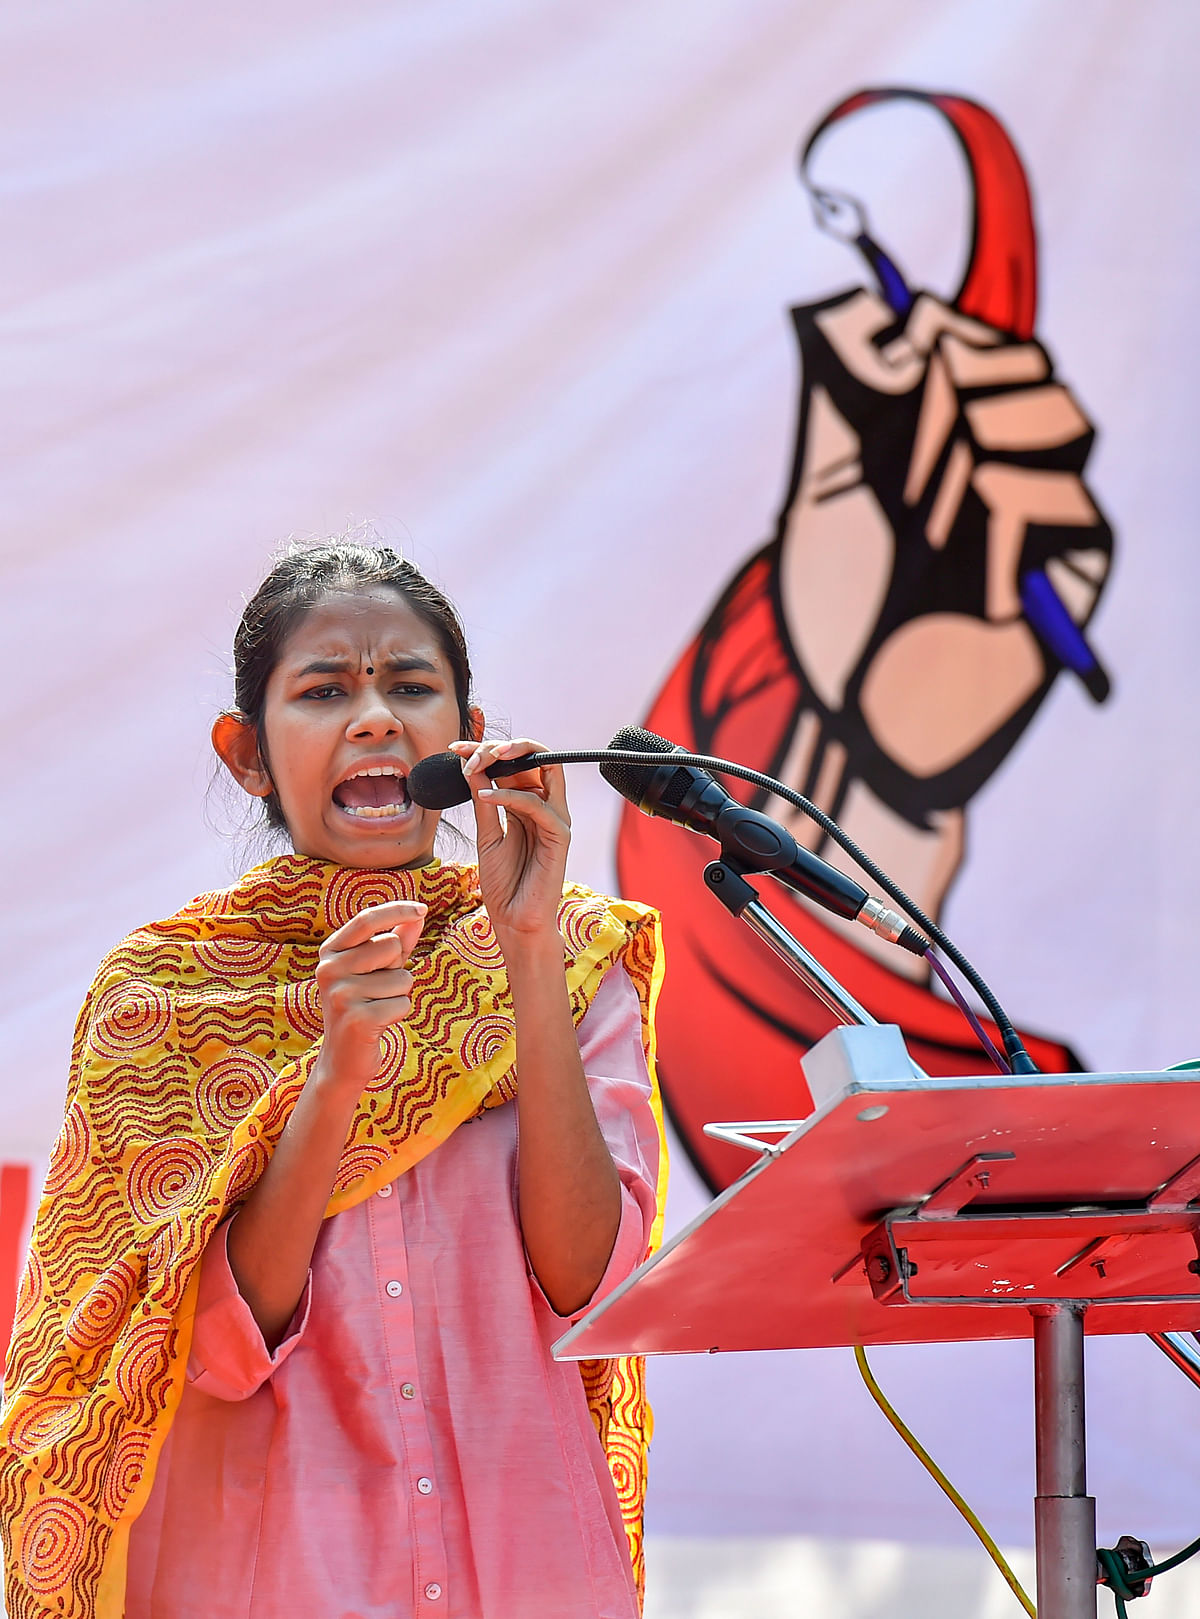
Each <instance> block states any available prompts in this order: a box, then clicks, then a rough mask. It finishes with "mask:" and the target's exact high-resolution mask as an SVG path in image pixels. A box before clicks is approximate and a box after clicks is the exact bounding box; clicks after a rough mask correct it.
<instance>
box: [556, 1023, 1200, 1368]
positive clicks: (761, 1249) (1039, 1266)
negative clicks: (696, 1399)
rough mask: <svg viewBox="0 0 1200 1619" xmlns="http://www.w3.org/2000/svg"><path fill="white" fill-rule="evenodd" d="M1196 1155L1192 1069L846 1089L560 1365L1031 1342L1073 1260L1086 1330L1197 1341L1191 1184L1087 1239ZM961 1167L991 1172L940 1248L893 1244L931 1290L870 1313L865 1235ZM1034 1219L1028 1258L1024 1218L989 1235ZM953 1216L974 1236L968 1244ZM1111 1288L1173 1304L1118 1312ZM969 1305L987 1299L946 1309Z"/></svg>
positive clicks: (597, 1321)
mask: <svg viewBox="0 0 1200 1619" xmlns="http://www.w3.org/2000/svg"><path fill="white" fill-rule="evenodd" d="M855 1032H860V1033H863V1034H865V1033H866V1031H855ZM829 1038H830V1039H832V1038H833V1037H832V1036H831V1037H829ZM992 1155H999V1156H997V1157H996V1158H994V1159H993V1158H992ZM1197 1155H1200V1080H1197V1079H1196V1078H1195V1077H1193V1076H1191V1075H1184V1074H1164V1073H1150V1074H1059V1075H1037V1076H1031V1077H1029V1078H1019V1079H1018V1078H1009V1077H1007V1076H1001V1075H995V1076H987V1077H981V1078H976V1077H967V1078H963V1079H934V1080H929V1079H918V1078H911V1077H904V1078H900V1079H889V1078H884V1079H879V1080H874V1081H868V1082H865V1083H860V1082H858V1080H852V1081H850V1082H848V1083H847V1084H846V1085H844V1086H843V1087H842V1089H841V1090H840V1092H839V1093H838V1094H837V1095H835V1096H833V1097H831V1098H830V1100H829V1101H828V1102H827V1103H826V1104H825V1105H824V1106H823V1107H821V1108H819V1109H818V1111H817V1112H816V1113H814V1114H813V1115H812V1116H811V1117H810V1118H808V1119H806V1120H804V1122H803V1123H801V1124H800V1125H798V1126H797V1127H796V1128H795V1129H794V1130H793V1131H792V1132H791V1133H790V1134H789V1135H787V1136H786V1137H785V1138H784V1139H783V1140H782V1141H781V1142H780V1143H779V1146H778V1149H777V1150H776V1151H775V1152H773V1153H771V1154H770V1155H764V1156H763V1157H761V1158H760V1159H759V1160H758V1161H757V1162H753V1163H752V1164H751V1166H750V1168H749V1169H748V1170H747V1173H746V1174H745V1175H744V1176H743V1177H742V1178H741V1179H740V1180H739V1181H737V1182H735V1183H734V1185H733V1186H731V1187H730V1188H729V1189H728V1190H727V1191H725V1192H723V1193H722V1194H721V1195H720V1196H719V1197H718V1198H716V1199H715V1201H714V1202H713V1203H711V1204H710V1205H709V1207H708V1208H707V1209H705V1210H704V1211H703V1212H702V1213H701V1214H700V1215H699V1216H698V1217H697V1218H696V1219H695V1220H694V1221H693V1222H692V1224H691V1225H690V1226H688V1227H687V1228H686V1229H685V1230H684V1231H682V1232H680V1233H679V1234H678V1235H677V1236H675V1237H674V1238H673V1239H672V1240H671V1241H670V1242H669V1243H668V1244H667V1245H666V1246H665V1247H664V1248H663V1250H662V1251H661V1252H660V1253H659V1254H658V1255H656V1256H655V1258H654V1259H653V1260H651V1261H650V1262H649V1263H648V1264H646V1265H644V1266H643V1267H642V1268H641V1269H640V1270H639V1271H637V1272H635V1274H634V1275H633V1276H632V1277H630V1279H629V1280H628V1281H627V1282H626V1283H624V1284H623V1285H622V1286H621V1287H620V1288H618V1289H617V1290H616V1291H615V1292H614V1293H612V1294H611V1295H610V1296H609V1297H608V1298H607V1299H606V1300H604V1301H603V1302H602V1303H601V1304H599V1305H597V1306H596V1307H595V1308H594V1309H593V1310H591V1311H590V1312H589V1313H588V1314H587V1315H586V1316H585V1317H584V1318H583V1319H582V1320H581V1321H580V1322H579V1323H578V1324H577V1325H576V1326H575V1327H573V1328H572V1329H571V1331H570V1332H569V1333H567V1334H566V1336H565V1337H564V1338H563V1339H562V1340H561V1341H560V1342H559V1344H558V1345H556V1353H558V1354H560V1355H562V1356H564V1357H568V1358H585V1357H591V1356H605V1355H613V1354H630V1353H639V1354H671V1353H676V1354H681V1353H682V1354H686V1353H697V1352H703V1351H717V1350H744V1349H789V1348H816V1347H822V1346H831V1345H838V1344H850V1343H862V1344H868V1345H869V1344H876V1343H925V1342H938V1341H948V1340H968V1339H985V1338H1020V1337H1028V1336H1029V1335H1030V1334H1031V1331H1032V1317H1031V1315H1030V1314H1029V1311H1028V1309H1027V1308H1024V1307H1021V1306H1023V1305H1025V1304H1026V1303H1027V1302H1029V1300H1030V1299H1032V1298H1036V1297H1039V1296H1041V1294H1042V1292H1043V1291H1044V1289H1045V1285H1046V1283H1045V1278H1049V1279H1050V1280H1049V1285H1050V1286H1051V1287H1052V1288H1054V1287H1057V1288H1059V1289H1060V1290H1061V1289H1067V1290H1068V1292H1069V1288H1070V1285H1071V1283H1073V1282H1074V1278H1075V1277H1077V1276H1078V1275H1079V1274H1080V1272H1079V1269H1078V1267H1079V1266H1085V1267H1086V1266H1087V1265H1088V1264H1090V1265H1091V1269H1090V1270H1085V1272H1084V1274H1085V1275H1086V1276H1087V1278H1088V1281H1089V1288H1088V1291H1089V1293H1090V1295H1091V1296H1092V1297H1093V1298H1100V1297H1102V1296H1103V1295H1104V1294H1105V1293H1108V1294H1109V1295H1110V1298H1109V1301H1108V1302H1095V1303H1093V1304H1091V1305H1090V1306H1089V1308H1088V1310H1087V1314H1086V1317H1085V1324H1086V1327H1087V1330H1088V1331H1089V1332H1093V1333H1097V1332H1099V1333H1126V1332H1163V1331H1184V1330H1191V1329H1196V1328H1198V1327H1200V1276H1197V1275H1196V1274H1195V1273H1194V1272H1192V1271H1190V1270H1189V1268H1188V1266H1189V1262H1190V1260H1192V1259H1195V1257H1196V1254H1197V1245H1196V1240H1195V1237H1194V1235H1193V1234H1191V1233H1189V1231H1187V1230H1186V1229H1182V1227H1184V1226H1186V1225H1187V1223H1188V1222H1189V1221H1191V1222H1192V1223H1193V1224H1198V1225H1200V1210H1192V1211H1187V1210H1186V1204H1187V1203H1188V1202H1189V1201H1190V1197H1191V1196H1195V1197H1200V1171H1198V1177H1197V1179H1198V1184H1197V1185H1196V1186H1195V1187H1194V1188H1192V1189H1191V1192H1190V1195H1189V1197H1185V1198H1183V1200H1182V1201H1183V1206H1184V1207H1183V1212H1181V1213H1178V1214H1176V1215H1175V1216H1174V1222H1175V1226H1176V1228H1178V1229H1176V1230H1175V1231H1174V1232H1171V1231H1168V1230H1164V1229H1162V1227H1163V1221H1161V1220H1160V1221H1157V1222H1156V1221H1155V1220H1154V1218H1153V1217H1150V1216H1147V1215H1145V1214H1142V1215H1141V1216H1140V1218H1141V1220H1142V1228H1143V1229H1144V1230H1146V1231H1149V1230H1150V1229H1151V1228H1154V1229H1153V1234H1152V1237H1150V1238H1146V1237H1144V1236H1141V1235H1138V1234H1135V1235H1134V1236H1132V1237H1130V1236H1118V1237H1114V1236H1101V1237H1099V1238H1098V1237H1097V1235H1096V1234H1097V1231H1099V1230H1100V1229H1101V1228H1102V1226H1103V1222H1104V1219H1105V1217H1106V1212H1107V1211H1114V1210H1116V1211H1118V1212H1121V1211H1123V1212H1124V1213H1125V1214H1128V1213H1129V1212H1130V1211H1137V1210H1139V1209H1142V1210H1144V1208H1145V1205H1146V1201H1147V1199H1148V1198H1150V1197H1152V1195H1153V1194H1154V1192H1155V1191H1156V1189H1158V1188H1159V1187H1161V1186H1163V1185H1164V1184H1165V1183H1166V1182H1168V1181H1170V1180H1171V1179H1172V1177H1174V1176H1176V1175H1177V1174H1178V1173H1179V1172H1180V1171H1182V1170H1184V1169H1185V1168H1186V1166H1187V1165H1188V1164H1189V1162H1190V1161H1191V1160H1193V1159H1195V1158H1197ZM975 1158H982V1159H983V1160H984V1161H985V1163H986V1164H987V1166H988V1169H989V1171H990V1172H989V1173H988V1174H987V1175H986V1177H985V1179H984V1182H983V1184H979V1183H976V1184H974V1185H973V1186H972V1187H971V1189H970V1191H969V1192H968V1193H967V1194H965V1195H964V1197H963V1198H962V1199H961V1200H959V1201H958V1202H956V1203H955V1208H956V1209H957V1208H958V1207H959V1206H960V1203H965V1205H966V1206H965V1208H963V1209H962V1215H961V1217H960V1218H959V1219H958V1220H956V1222H955V1225H954V1228H953V1229H954V1236H955V1239H956V1240H955V1242H949V1241H946V1240H941V1241H940V1243H939V1242H938V1241H937V1240H936V1239H938V1238H939V1237H941V1238H944V1236H945V1230H946V1229H947V1228H942V1231H941V1232H939V1231H938V1230H931V1229H930V1228H931V1227H932V1226H933V1222H932V1221H925V1220H924V1219H921V1220H919V1221H918V1223H917V1224H916V1225H914V1224H913V1223H912V1222H911V1221H910V1222H909V1224H908V1225H907V1226H903V1225H902V1226H901V1227H899V1228H898V1229H900V1230H901V1232H902V1233H903V1232H904V1231H908V1232H910V1233H911V1234H912V1235H913V1237H914V1238H915V1239H919V1240H921V1241H924V1240H925V1239H927V1238H928V1239H929V1241H930V1243H931V1245H930V1246H928V1247H927V1248H926V1249H925V1250H923V1251H922V1250H919V1249H918V1248H917V1247H916V1246H913V1247H912V1248H911V1249H909V1250H906V1252H911V1253H914V1254H915V1253H917V1252H918V1251H920V1252H921V1257H922V1264H921V1265H920V1266H919V1267H918V1269H919V1272H920V1276H919V1279H918V1276H917V1275H916V1273H914V1276H913V1278H911V1279H910V1281H909V1282H908V1284H906V1285H908V1287H909V1288H910V1290H911V1291H912V1292H913V1293H917V1292H919V1291H920V1288H921V1287H922V1285H923V1286H925V1287H926V1288H927V1289H932V1290H933V1291H934V1292H935V1293H937V1294H938V1295H939V1296H938V1297H937V1299H936V1300H932V1299H929V1298H926V1299H924V1300H923V1301H921V1302H907V1301H903V1300H901V1301H900V1302H881V1301H880V1300H878V1299H877V1298H876V1297H875V1296H874V1294H873V1292H872V1288H871V1286H870V1284H869V1282H868V1279H867V1275H866V1271H865V1267H864V1263H863V1260H862V1257H861V1252H860V1245H861V1244H862V1243H863V1240H864V1238H866V1237H867V1236H868V1234H870V1233H872V1231H875V1230H878V1229H879V1228H880V1222H881V1221H883V1220H884V1219H885V1217H887V1216H889V1215H903V1214H905V1213H908V1214H910V1215H911V1214H912V1213H913V1212H914V1211H917V1210H919V1209H920V1206H921V1205H922V1203H923V1202H924V1200H925V1199H927V1198H928V1197H929V1195H930V1194H931V1193H933V1192H934V1191H935V1190H936V1189H937V1188H938V1187H939V1186H941V1185H943V1183H945V1182H947V1181H950V1180H952V1179H953V1178H954V1177H955V1175H956V1174H957V1173H958V1172H959V1171H961V1170H963V1169H964V1166H965V1165H967V1164H969V1163H970V1162H971V1161H972V1160H973V1159H975ZM1189 1184H1190V1183H1189ZM952 1201H953V1200H952ZM1167 1201H1170V1200H1167ZM1176 1202H1177V1203H1178V1200H1176ZM1039 1211H1040V1212H1044V1213H1046V1214H1048V1215H1053V1216H1055V1217H1056V1220H1057V1224H1055V1223H1054V1221H1053V1220H1052V1221H1050V1222H1049V1223H1048V1224H1046V1225H1045V1229H1044V1231H1043V1233H1042V1234H1041V1236H1040V1237H1039V1240H1038V1241H1037V1242H1035V1243H1034V1244H1033V1246H1032V1247H1031V1246H1030V1241H1029V1240H1021V1239H1027V1236H1028V1233H1030V1232H1032V1229H1033V1228H1032V1225H1031V1224H1030V1222H1029V1221H1028V1220H1026V1221H1025V1224H1024V1225H1023V1226H1021V1227H1017V1226H1014V1225H1012V1224H1011V1222H1010V1223H1009V1225H1008V1226H1007V1227H1004V1226H1001V1224H1000V1216H1001V1215H1005V1216H1007V1215H1009V1214H1011V1213H1013V1212H1015V1213H1018V1214H1022V1215H1028V1214H1030V1213H1036V1212H1039ZM951 1212H952V1213H953V1212H954V1211H953V1210H952V1211H951ZM989 1219H990V1220H991V1225H988V1223H987V1222H988V1220H989ZM968 1220H975V1221H977V1222H978V1223H977V1224H976V1225H974V1226H972V1227H971V1230H970V1237H971V1240H969V1241H964V1240H963V1239H962V1237H961V1233H962V1231H963V1230H964V1224H965V1222H966V1221H968ZM1089 1222H1090V1223H1089ZM1169 1223H1170V1222H1169V1220H1168V1221H1167V1224H1169ZM1006 1232H1007V1234H1005V1233H1006ZM988 1233H990V1235H989V1234H988ZM904 1240H906V1241H907V1240H908V1239H907V1238H905V1239H904ZM1148 1242H1149V1243H1151V1244H1152V1245H1154V1246H1153V1255H1152V1257H1148V1255H1149V1254H1150V1247H1148V1246H1147V1243H1148ZM1097 1243H1103V1245H1104V1246H1103V1247H1098V1246H1097ZM1139 1244H1141V1246H1139ZM927 1254H928V1256H929V1261H930V1262H929V1263H926V1255H927ZM1092 1254H1095V1255H1096V1256H1097V1257H1095V1258H1092V1259H1090V1260H1089V1257H1088V1256H1089V1255H1092ZM1048 1256H1049V1257H1048ZM1063 1277H1068V1278H1071V1283H1069V1282H1068V1281H1065V1280H1063ZM1030 1278H1037V1281H1036V1282H1035V1281H1034V1280H1030ZM1055 1278H1058V1279H1057V1280H1055ZM1074 1285H1076V1286H1078V1283H1075V1284H1074ZM1121 1292H1124V1293H1126V1294H1140V1295H1141V1296H1143V1297H1151V1296H1153V1297H1159V1296H1163V1295H1166V1296H1168V1297H1170V1298H1171V1299H1172V1300H1173V1301H1172V1302H1165V1303H1158V1302H1155V1303H1151V1304H1147V1303H1141V1304H1137V1305H1132V1304H1128V1303H1125V1302H1122V1301H1121V1300H1120V1299H1119V1298H1118V1297H1117V1296H1116V1295H1117V1294H1119V1293H1121ZM981 1295H983V1296H986V1297H987V1299H988V1302H987V1303H972V1304H963V1303H959V1302H956V1300H957V1299H959V1298H961V1297H973V1298H975V1297H979V1296H981Z"/></svg>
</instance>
